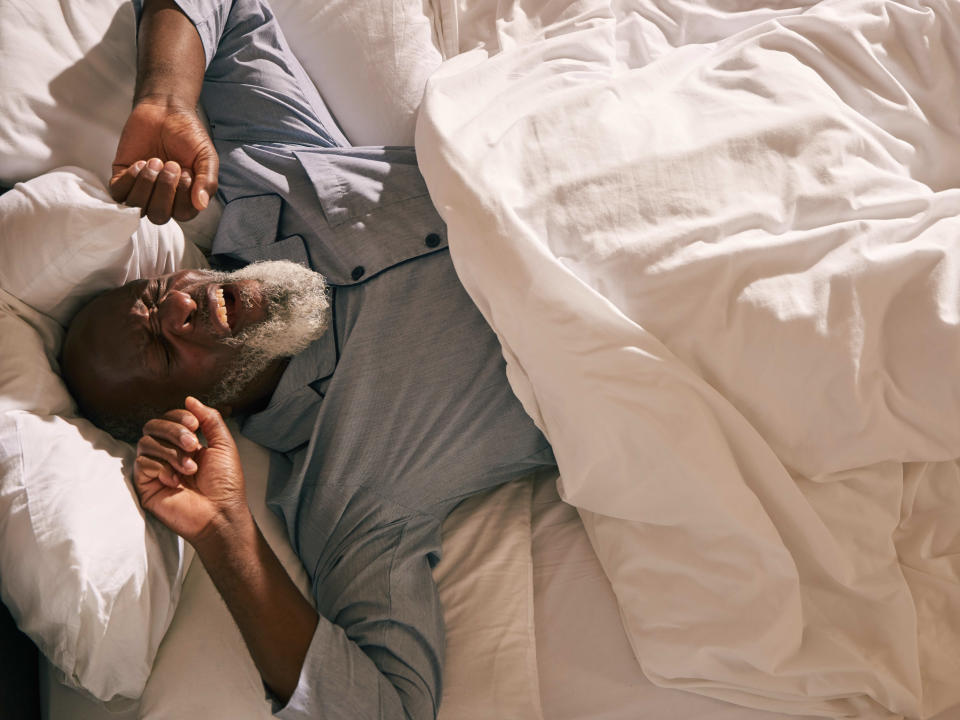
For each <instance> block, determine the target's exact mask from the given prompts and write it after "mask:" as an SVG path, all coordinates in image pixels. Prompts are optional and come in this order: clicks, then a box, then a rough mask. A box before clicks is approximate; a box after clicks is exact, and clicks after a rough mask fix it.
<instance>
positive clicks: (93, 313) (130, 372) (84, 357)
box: [62, 280, 148, 405]
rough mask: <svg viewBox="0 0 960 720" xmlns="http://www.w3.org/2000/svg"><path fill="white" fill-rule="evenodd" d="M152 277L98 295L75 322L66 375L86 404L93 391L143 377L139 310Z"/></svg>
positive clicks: (66, 347)
mask: <svg viewBox="0 0 960 720" xmlns="http://www.w3.org/2000/svg"><path fill="white" fill-rule="evenodd" d="M147 282H148V281H147V280H135V281H133V282H130V283H127V284H126V285H123V286H122V287H119V288H116V289H114V290H109V291H107V292H105V293H102V294H100V295H98V296H97V297H96V298H94V299H93V300H91V301H90V302H89V303H87V304H86V305H85V306H84V307H83V308H82V309H81V310H80V312H79V313H77V315H76V317H75V318H74V319H73V321H72V322H71V323H70V327H69V328H68V330H67V337H66V339H65V341H64V346H63V357H62V359H63V370H64V376H65V379H66V380H67V382H68V385H70V388H71V390H72V391H73V393H74V395H75V396H77V400H78V401H80V403H81V405H84V404H85V402H84V401H85V400H86V401H92V400H93V397H94V396H93V394H94V393H96V396H99V395H100V393H101V392H111V391H114V392H120V391H121V390H122V387H123V385H125V384H126V383H129V382H131V381H138V380H139V379H140V378H138V377H137V376H138V374H139V373H140V371H141V370H142V363H141V362H140V353H141V346H142V342H141V338H140V337H139V333H138V325H137V322H136V315H135V311H136V308H137V306H138V303H141V302H142V299H141V298H142V295H143V290H144V288H145V287H146V284H147Z"/></svg>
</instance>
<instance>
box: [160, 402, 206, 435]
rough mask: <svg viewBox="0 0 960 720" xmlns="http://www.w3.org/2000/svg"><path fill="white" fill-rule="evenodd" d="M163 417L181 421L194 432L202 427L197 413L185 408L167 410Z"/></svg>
mask: <svg viewBox="0 0 960 720" xmlns="http://www.w3.org/2000/svg"><path fill="white" fill-rule="evenodd" d="M163 417H164V418H165V419H167V420H173V422H175V423H180V424H181V425H183V426H184V427H185V428H187V430H192V431H193V432H196V431H197V430H199V429H200V422H199V421H198V420H197V417H196V415H194V414H193V413H192V412H190V411H189V410H184V409H183V408H174V409H173V410H167V412H165V413H164V414H163Z"/></svg>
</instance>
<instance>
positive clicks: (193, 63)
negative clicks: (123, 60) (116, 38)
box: [134, 0, 206, 108]
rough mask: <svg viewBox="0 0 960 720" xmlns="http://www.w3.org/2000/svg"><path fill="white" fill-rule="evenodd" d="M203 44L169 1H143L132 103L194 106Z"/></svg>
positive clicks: (202, 64) (200, 81)
mask: <svg viewBox="0 0 960 720" xmlns="http://www.w3.org/2000/svg"><path fill="white" fill-rule="evenodd" d="M205 67H206V62H205V58H204V52H203V43H202V42H201V41H200V36H199V35H198V34H197V30H196V28H195V27H194V26H193V23H192V22H190V20H189V19H188V18H187V16H186V15H184V14H183V12H182V11H181V10H180V8H179V7H177V5H176V3H174V2H173V0H146V2H145V3H144V7H143V14H142V15H141V17H140V30H139V39H138V56H137V84H136V89H135V90H134V103H136V102H139V101H140V100H143V99H145V98H153V99H157V100H163V101H165V102H176V103H182V104H184V105H186V106H188V107H191V108H193V107H195V106H196V104H197V101H198V100H199V98H200V90H201V88H202V86H203V74H204V70H205Z"/></svg>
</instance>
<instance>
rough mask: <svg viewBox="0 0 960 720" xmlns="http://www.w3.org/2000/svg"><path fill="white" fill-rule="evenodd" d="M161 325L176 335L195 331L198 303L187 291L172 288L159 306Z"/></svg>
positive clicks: (164, 329) (166, 330)
mask: <svg viewBox="0 0 960 720" xmlns="http://www.w3.org/2000/svg"><path fill="white" fill-rule="evenodd" d="M157 311H158V314H159V316H160V326H161V328H163V331H164V332H167V333H172V334H174V335H187V334H189V333H191V332H193V327H194V324H193V319H194V314H195V313H196V311H197V304H196V303H195V302H194V301H193V298H192V297H190V296H189V295H188V294H187V293H185V292H183V291H181V290H171V291H170V292H168V293H167V294H166V296H165V297H164V298H163V300H162V301H161V302H160V305H159V306H158V308H157Z"/></svg>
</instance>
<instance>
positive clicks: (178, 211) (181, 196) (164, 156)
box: [110, 97, 220, 225]
mask: <svg viewBox="0 0 960 720" xmlns="http://www.w3.org/2000/svg"><path fill="white" fill-rule="evenodd" d="M219 167H220V162H219V158H218V157H217V151H216V150H215V149H214V146H213V142H212V141H211V140H210V136H209V135H208V134H207V131H206V129H205V128H204V126H203V123H202V122H201V121H200V118H199V116H198V115H197V112H196V110H195V109H194V108H193V107H190V106H187V105H185V104H182V103H178V102H176V101H173V100H170V99H167V98H152V97H147V98H142V99H141V100H139V101H138V102H137V104H136V105H135V106H134V108H133V110H132V112H131V113H130V117H129V118H127V123H126V125H124V128H123V133H122V134H121V135H120V143H119V144H118V145H117V154H116V157H115V158H114V161H113V172H112V177H111V179H110V195H111V196H112V197H113V199H114V200H116V201H117V202H122V203H126V204H127V205H131V206H134V207H139V208H142V209H143V214H144V215H146V216H147V217H148V218H149V219H150V221H151V222H154V223H156V224H158V225H162V224H163V223H165V222H167V221H168V220H169V219H170V218H171V217H172V218H174V219H176V220H190V219H191V218H193V217H195V216H196V215H197V213H198V212H200V211H201V210H203V209H204V208H205V207H207V205H208V204H209V202H210V197H211V195H213V194H214V193H216V191H217V173H218V172H219Z"/></svg>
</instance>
